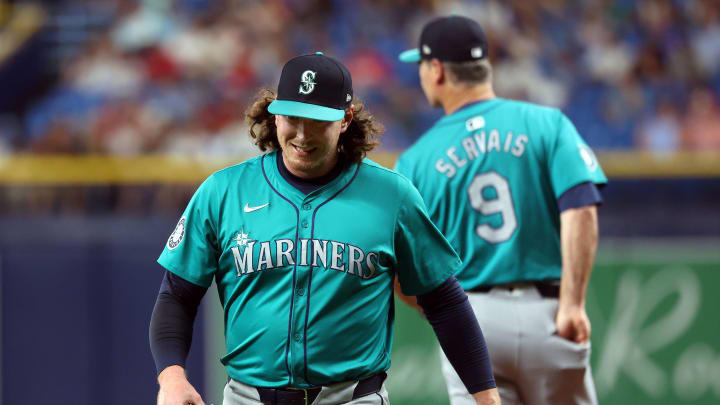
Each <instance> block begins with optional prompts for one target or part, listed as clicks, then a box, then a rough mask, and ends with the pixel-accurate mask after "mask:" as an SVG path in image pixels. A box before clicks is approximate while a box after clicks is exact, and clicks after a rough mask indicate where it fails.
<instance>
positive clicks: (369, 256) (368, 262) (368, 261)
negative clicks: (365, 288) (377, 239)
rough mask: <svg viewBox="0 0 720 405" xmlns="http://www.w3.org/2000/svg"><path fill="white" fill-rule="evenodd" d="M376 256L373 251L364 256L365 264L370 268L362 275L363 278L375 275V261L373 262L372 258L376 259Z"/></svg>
mask: <svg viewBox="0 0 720 405" xmlns="http://www.w3.org/2000/svg"><path fill="white" fill-rule="evenodd" d="M377 257H378V255H377V253H375V252H370V253H368V254H367V257H366V258H365V265H366V266H367V267H368V269H369V270H370V273H369V274H368V275H366V276H363V278H365V279H368V278H371V277H372V276H373V275H375V263H373V258H375V260H377Z"/></svg>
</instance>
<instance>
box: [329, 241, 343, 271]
mask: <svg viewBox="0 0 720 405" xmlns="http://www.w3.org/2000/svg"><path fill="white" fill-rule="evenodd" d="M330 244H331V245H332V247H331V249H330V268H331V269H333V270H339V271H345V267H343V266H344V264H343V262H342V255H343V250H344V249H343V244H342V243H340V242H335V241H332V242H330Z"/></svg>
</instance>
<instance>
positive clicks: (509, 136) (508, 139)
mask: <svg viewBox="0 0 720 405" xmlns="http://www.w3.org/2000/svg"><path fill="white" fill-rule="evenodd" d="M512 138H513V133H512V132H510V131H508V133H507V136H506V137H505V149H503V150H504V151H505V152H509V151H510V143H511V142H512Z"/></svg>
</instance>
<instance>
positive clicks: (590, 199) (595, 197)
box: [558, 181, 603, 212]
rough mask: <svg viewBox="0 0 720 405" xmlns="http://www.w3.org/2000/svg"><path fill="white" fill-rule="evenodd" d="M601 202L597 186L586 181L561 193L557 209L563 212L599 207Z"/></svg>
mask: <svg viewBox="0 0 720 405" xmlns="http://www.w3.org/2000/svg"><path fill="white" fill-rule="evenodd" d="M602 202H603V199H602V196H601V195H600V190H598V187H597V185H596V184H595V183H593V182H591V181H586V182H583V183H580V184H578V185H576V186H573V187H571V188H570V189H568V190H567V191H566V192H564V193H562V195H560V198H558V209H559V210H560V212H563V211H565V210H568V209H571V208H580V207H586V206H588V205H600V204H602Z"/></svg>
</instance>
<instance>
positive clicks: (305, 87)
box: [298, 70, 317, 94]
mask: <svg viewBox="0 0 720 405" xmlns="http://www.w3.org/2000/svg"><path fill="white" fill-rule="evenodd" d="M315 75H317V73H316V72H313V71H312V70H306V71H304V72H302V75H300V89H299V90H298V91H299V92H300V94H310V93H312V92H313V90H315Z"/></svg>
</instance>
